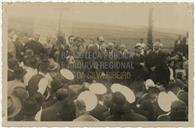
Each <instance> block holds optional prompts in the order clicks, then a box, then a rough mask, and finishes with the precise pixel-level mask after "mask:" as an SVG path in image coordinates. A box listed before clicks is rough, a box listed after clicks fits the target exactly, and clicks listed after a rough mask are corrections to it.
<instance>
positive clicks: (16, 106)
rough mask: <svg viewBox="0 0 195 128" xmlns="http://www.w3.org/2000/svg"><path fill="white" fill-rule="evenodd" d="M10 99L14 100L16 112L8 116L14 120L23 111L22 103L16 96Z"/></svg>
mask: <svg viewBox="0 0 195 128" xmlns="http://www.w3.org/2000/svg"><path fill="white" fill-rule="evenodd" d="M10 97H11V98H12V101H13V105H14V106H13V107H14V111H13V112H12V113H11V114H8V118H13V117H15V116H16V115H17V114H18V113H19V112H20V111H21V109H22V103H21V101H20V100H19V98H17V97H15V96H10Z"/></svg>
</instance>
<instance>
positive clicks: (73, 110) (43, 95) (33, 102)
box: [7, 33, 188, 121]
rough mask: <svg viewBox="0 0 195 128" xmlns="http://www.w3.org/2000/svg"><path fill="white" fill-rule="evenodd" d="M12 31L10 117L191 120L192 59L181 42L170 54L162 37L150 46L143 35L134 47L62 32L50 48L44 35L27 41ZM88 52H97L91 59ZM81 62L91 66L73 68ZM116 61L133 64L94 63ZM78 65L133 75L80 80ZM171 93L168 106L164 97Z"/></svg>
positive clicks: (93, 119)
mask: <svg viewBox="0 0 195 128" xmlns="http://www.w3.org/2000/svg"><path fill="white" fill-rule="evenodd" d="M8 35H9V36H10V37H9V42H11V43H12V44H14V48H12V47H11V49H10V50H8V70H7V73H8V75H7V77H8V78H7V80H8V83H7V90H8V93H7V94H8V96H7V104H8V105H7V117H8V120H10V121H20V120H23V121H147V120H149V121H154V120H160V121H173V120H188V118H187V117H188V111H187V106H188V98H187V97H188V81H187V79H188V76H187V74H188V73H187V71H188V66H187V61H188V59H187V56H186V55H185V54H182V53H183V52H184V51H181V50H178V48H177V46H175V49H174V50H173V52H172V53H166V52H164V50H163V45H162V43H161V42H160V40H158V41H157V42H155V43H154V44H153V47H152V48H150V47H147V45H146V44H145V43H144V40H143V39H140V40H139V42H138V43H136V45H135V46H134V51H133V52H132V51H130V49H128V48H127V46H126V45H124V44H121V45H118V43H117V42H114V41H113V42H107V41H105V40H104V37H103V36H99V37H97V41H94V40H91V39H90V41H89V42H87V41H86V40H84V39H83V38H81V37H76V36H74V35H71V36H69V38H68V41H66V39H65V38H64V36H63V35H59V36H58V37H57V39H56V42H55V43H53V44H52V43H51V42H50V44H52V45H51V47H46V46H45V45H44V44H41V42H40V41H39V36H36V38H35V37H34V38H29V39H28V40H24V39H23V38H24V37H18V36H15V35H14V34H13V33H11V34H8ZM13 35H14V37H13ZM26 38H27V35H25V39H26ZM48 41H51V40H48ZM178 42H180V41H177V44H178ZM178 51H179V52H178ZM89 53H90V55H93V54H94V55H98V56H95V57H91V56H90V58H87V57H86V56H85V55H89ZM91 53H93V54H91ZM80 61H82V62H83V61H85V62H86V61H87V62H88V63H87V64H88V65H89V66H90V67H91V68H89V69H87V68H85V69H74V68H70V67H71V65H74V64H75V63H79V62H80ZM115 61H119V62H132V67H131V68H127V69H125V68H124V67H123V68H118V69H114V68H110V69H109V68H108V69H104V68H99V67H98V66H96V65H94V62H97V63H98V64H100V63H101V62H113V63H114V62H115ZM78 70H79V71H83V72H84V74H83V75H86V74H87V72H91V71H94V72H101V75H103V76H109V74H106V72H108V71H118V72H124V71H129V72H131V77H130V78H128V79H114V78H112V77H111V76H109V77H106V79H94V78H93V79H89V78H88V77H87V76H84V77H83V79H77V76H76V75H75V72H76V71H78ZM182 71H183V72H182ZM182 73H184V74H182ZM167 96H168V97H170V100H168V101H167V103H169V106H165V105H164V104H166V103H165V102H164V103H163V101H162V100H161V99H163V98H164V97H167Z"/></svg>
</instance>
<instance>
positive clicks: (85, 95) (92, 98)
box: [77, 91, 98, 111]
mask: <svg viewBox="0 0 195 128" xmlns="http://www.w3.org/2000/svg"><path fill="white" fill-rule="evenodd" d="M77 99H78V100H82V101H84V102H85V105H86V111H91V110H93V109H94V108H95V107H96V106H97V104H98V99H97V97H96V95H95V94H94V93H93V92H90V91H84V92H81V93H80V94H79V96H78V97H77Z"/></svg>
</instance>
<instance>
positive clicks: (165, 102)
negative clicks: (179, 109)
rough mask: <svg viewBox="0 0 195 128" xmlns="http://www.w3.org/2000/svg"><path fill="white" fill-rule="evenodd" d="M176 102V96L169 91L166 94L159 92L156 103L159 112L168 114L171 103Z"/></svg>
mask: <svg viewBox="0 0 195 128" xmlns="http://www.w3.org/2000/svg"><path fill="white" fill-rule="evenodd" d="M177 100H178V98H177V96H176V95H175V94H174V93H173V92H171V91H169V92H168V93H166V92H160V93H159V95H158V100H157V102H158V105H159V107H160V108H161V110H163V111H164V112H169V111H170V110H171V104H172V102H174V101H177Z"/></svg>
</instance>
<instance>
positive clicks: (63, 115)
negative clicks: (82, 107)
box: [41, 88, 76, 121]
mask: <svg viewBox="0 0 195 128" xmlns="http://www.w3.org/2000/svg"><path fill="white" fill-rule="evenodd" d="M56 98H57V101H56V103H55V104H53V105H52V106H50V107H48V108H46V109H43V111H42V113H41V121H71V120H73V119H74V118H75V117H76V115H75V114H76V109H75V106H74V103H73V101H70V99H69V91H68V90H67V89H65V88H60V89H58V90H57V92H56Z"/></svg>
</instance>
